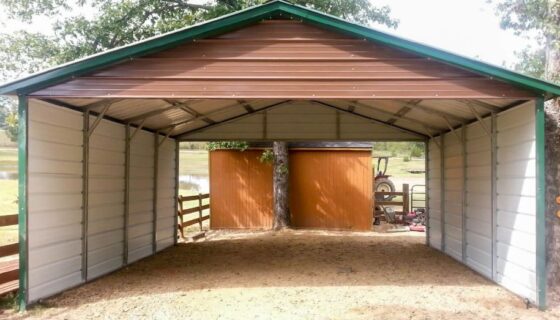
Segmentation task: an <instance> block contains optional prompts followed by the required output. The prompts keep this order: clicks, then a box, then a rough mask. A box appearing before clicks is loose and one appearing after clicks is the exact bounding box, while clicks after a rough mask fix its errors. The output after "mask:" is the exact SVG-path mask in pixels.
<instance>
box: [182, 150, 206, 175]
mask: <svg viewBox="0 0 560 320" xmlns="http://www.w3.org/2000/svg"><path fill="white" fill-rule="evenodd" d="M179 174H180V175H185V174H192V175H205V176H207V175H208V151H207V150H181V151H180V152H179Z"/></svg>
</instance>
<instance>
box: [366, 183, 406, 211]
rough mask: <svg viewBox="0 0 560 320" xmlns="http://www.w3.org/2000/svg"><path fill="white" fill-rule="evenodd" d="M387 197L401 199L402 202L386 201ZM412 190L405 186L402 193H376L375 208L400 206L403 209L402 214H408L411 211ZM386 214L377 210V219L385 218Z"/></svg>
mask: <svg viewBox="0 0 560 320" xmlns="http://www.w3.org/2000/svg"><path fill="white" fill-rule="evenodd" d="M387 196H395V197H401V200H400V201H393V200H388V201H385V200H383V199H385V198H386V197H387ZM409 196H410V190H409V186H408V184H406V183H405V184H403V187H402V191H401V192H375V196H374V197H375V206H376V207H377V206H399V207H402V211H401V212H400V213H402V214H407V213H408V212H409V211H410V199H409ZM384 214H385V212H384V211H383V210H375V217H376V218H377V217H382V216H384Z"/></svg>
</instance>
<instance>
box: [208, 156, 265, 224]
mask: <svg viewBox="0 0 560 320" xmlns="http://www.w3.org/2000/svg"><path fill="white" fill-rule="evenodd" d="M261 154H262V150H245V151H243V152H241V151H229V150H216V151H211V152H210V197H211V198H210V212H211V215H210V227H211V228H212V229H269V228H271V227H272V221H273V209H272V166H271V165H270V164H263V163H261V162H260V161H259V159H258V158H259V156H260V155H261Z"/></svg>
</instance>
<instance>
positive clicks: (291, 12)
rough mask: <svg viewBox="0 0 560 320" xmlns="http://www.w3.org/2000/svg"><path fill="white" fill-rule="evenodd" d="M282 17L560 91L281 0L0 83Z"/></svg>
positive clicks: (24, 85)
mask: <svg viewBox="0 0 560 320" xmlns="http://www.w3.org/2000/svg"><path fill="white" fill-rule="evenodd" d="M278 17H283V18H292V19H297V20H301V21H304V22H307V23H310V24H314V25H317V26H319V27H323V28H328V29H331V30H333V31H337V32H343V33H346V34H349V35H351V36H355V37H359V38H363V39H367V40H370V41H374V42H377V43H380V44H384V45H387V46H390V47H393V48H396V49H399V50H404V51H407V52H411V53H415V54H418V55H420V56H424V57H427V58H431V59H434V60H437V61H441V62H444V63H447V64H450V65H454V66H457V67H459V68H463V69H466V70H469V71H472V72H475V73H478V74H483V75H486V76H489V77H492V78H495V79H499V80H502V81H505V82H508V83H510V84H512V85H515V86H518V87H522V88H524V89H527V90H530V91H532V92H535V94H536V95H542V96H544V97H547V98H550V97H553V96H560V86H558V85H556V84H553V83H550V82H547V81H543V80H540V79H536V78H533V77H529V76H526V75H523V74H520V73H517V72H514V71H511V70H508V69H504V68H501V67H498V66H494V65H491V64H488V63H484V62H481V61H478V60H475V59H471V58H467V57H463V56H460V55H457V54H453V53H450V52H447V51H444V50H441V49H437V48H434V47H430V46H427V45H424V44H421V43H418V42H413V41H410V40H406V39H403V38H400V37H397V36H394V35H390V34H387V33H383V32H380V31H377V30H374V29H371V28H368V27H364V26H361V25H358V24H355V23H351V22H348V21H345V20H342V19H340V18H337V17H334V16H331V15H328V14H325V13H322V12H318V11H315V10H312V9H309V8H305V7H302V6H298V5H294V4H291V3H287V2H285V1H280V0H276V1H271V2H268V3H265V4H262V5H259V6H255V7H251V8H248V9H245V10H242V11H238V12H235V13H232V14H229V15H225V16H222V17H219V18H217V19H214V20H210V21H207V22H204V23H201V24H197V25H194V26H190V27H187V28H183V29H179V30H177V31H173V32H170V33H166V34H163V35H159V36H156V37H153V38H149V39H146V40H144V41H140V42H136V43H133V44H130V45H127V46H123V47H119V48H116V49H112V50H109V51H106V52H103V53H100V54H96V55H93V56H89V57H86V58H83V59H79V60H76V61H73V62H70V63H67V64H63V65H60V66H57V67H54V68H52V69H48V70H45V71H42V72H39V73H36V74H33V75H30V76H28V77H25V78H22V79H19V80H16V81H13V82H9V83H6V84H3V85H1V86H0V94H18V95H22V94H23V95H25V94H29V93H32V92H34V91H37V90H39V89H43V88H46V87H49V86H52V85H54V84H57V83H60V82H63V81H66V80H69V79H71V78H73V77H77V76H80V75H83V74H86V73H89V72H92V71H95V70H98V69H100V68H105V67H107V66H110V65H113V64H116V63H120V62H123V61H126V60H128V59H132V58H135V57H140V56H144V55H147V54H150V53H155V52H158V51H162V50H165V49H168V48H172V47H175V46H177V45H179V44H182V43H184V42H186V41H192V40H194V39H201V38H206V37H211V36H215V35H219V34H223V33H226V32H229V31H232V30H235V29H238V28H241V27H244V26H248V25H251V24H254V23H256V22H258V21H261V20H265V19H270V18H278Z"/></svg>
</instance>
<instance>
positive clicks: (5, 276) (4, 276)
mask: <svg viewBox="0 0 560 320" xmlns="http://www.w3.org/2000/svg"><path fill="white" fill-rule="evenodd" d="M17 225H18V215H17V214H12V215H8V216H0V227H9V226H17ZM18 254H19V244H18V243H11V244H7V245H3V246H0V294H5V293H8V292H12V291H15V290H17V289H18V286H19V257H18Z"/></svg>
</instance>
